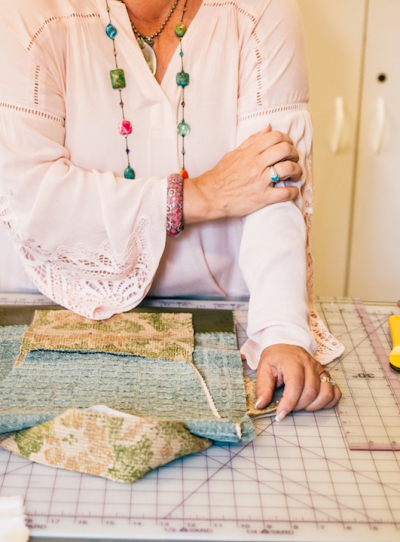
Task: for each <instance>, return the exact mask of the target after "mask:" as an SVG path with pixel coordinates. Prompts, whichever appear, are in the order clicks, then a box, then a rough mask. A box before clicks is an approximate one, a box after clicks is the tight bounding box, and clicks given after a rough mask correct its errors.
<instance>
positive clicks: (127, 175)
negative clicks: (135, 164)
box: [124, 166, 135, 179]
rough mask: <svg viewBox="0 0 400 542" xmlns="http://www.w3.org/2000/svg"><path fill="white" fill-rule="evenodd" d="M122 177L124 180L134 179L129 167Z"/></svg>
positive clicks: (133, 173)
mask: <svg viewBox="0 0 400 542" xmlns="http://www.w3.org/2000/svg"><path fill="white" fill-rule="evenodd" d="M124 177H125V179H134V178H135V172H134V171H133V169H132V168H131V166H128V167H127V168H126V170H125V171H124Z"/></svg>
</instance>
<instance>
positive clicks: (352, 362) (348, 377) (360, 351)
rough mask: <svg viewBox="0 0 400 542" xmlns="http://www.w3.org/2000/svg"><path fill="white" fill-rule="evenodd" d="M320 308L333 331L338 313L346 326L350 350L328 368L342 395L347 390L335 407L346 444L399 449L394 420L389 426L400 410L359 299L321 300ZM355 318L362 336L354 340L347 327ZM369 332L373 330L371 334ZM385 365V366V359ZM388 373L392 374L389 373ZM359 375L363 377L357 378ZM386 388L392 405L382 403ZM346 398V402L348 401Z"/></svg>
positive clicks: (360, 447) (374, 335)
mask: <svg viewBox="0 0 400 542" xmlns="http://www.w3.org/2000/svg"><path fill="white" fill-rule="evenodd" d="M320 309H321V312H322V313H323V316H324V319H325V321H326V323H327V325H328V327H330V330H331V332H332V333H333V334H334V335H335V331H336V329H335V327H336V326H337V325H340V324H339V321H338V316H339V315H341V318H342V324H341V325H344V326H345V328H346V332H345V333H343V336H344V337H346V338H347V337H348V338H349V340H350V342H351V346H350V350H348V349H347V352H346V353H345V355H344V356H343V357H342V358H340V359H339V360H338V362H337V363H336V364H335V365H334V366H333V367H331V368H330V370H331V372H332V371H335V378H336V379H337V380H338V381H339V382H340V384H341V386H342V388H343V391H344V393H345V395H346V392H348V393H349V396H350V397H346V396H345V397H344V399H343V400H342V402H341V404H340V405H339V407H338V409H337V410H338V414H339V418H340V420H341V423H342V426H343V430H344V434H345V437H346V440H347V442H348V445H349V447H350V448H351V449H359V450H360V449H361V450H362V449H371V450H400V438H399V435H398V433H397V432H398V428H397V427H396V422H395V423H394V425H395V427H394V428H391V425H393V418H394V417H399V414H400V412H399V408H398V402H397V396H395V395H394V393H393V390H392V386H391V384H390V381H389V380H388V378H387V373H386V372H385V371H384V367H382V362H381V359H380V358H379V356H378V353H379V354H380V355H382V352H383V353H384V349H383V346H382V344H381V342H380V340H379V338H378V335H377V333H376V330H375V327H374V326H373V324H372V322H371V320H370V318H369V316H368V313H367V312H366V310H365V307H364V305H363V304H362V302H361V300H356V301H354V302H353V305H352V304H350V303H346V304H340V303H336V307H335V304H334V303H332V302H330V303H324V302H322V303H320ZM360 310H361V311H362V313H361V314H360ZM332 315H334V317H332ZM331 317H332V318H331ZM335 317H336V318H335ZM330 319H332V320H334V321H335V320H336V322H335V325H332V326H330ZM356 319H357V320H359V321H361V323H362V326H363V331H364V332H365V336H362V337H361V339H360V340H358V341H357V343H356V344H355V341H354V340H353V335H355V333H354V331H350V329H351V330H353V324H354V321H355V320H356ZM348 320H350V322H351V326H349V325H348ZM384 322H387V318H386V317H385V319H384V321H383V322H382V323H380V325H383V324H384ZM356 327H358V326H356ZM371 334H373V335H372V338H371ZM356 335H358V333H356ZM345 342H347V341H345ZM346 346H348V344H346ZM368 350H370V352H368ZM371 354H372V355H371ZM385 356H386V354H385ZM386 357H387V356H386ZM387 365H388V368H389V364H388V363H387ZM339 367H340V369H339ZM389 370H390V368H389ZM357 371H359V372H357ZM390 376H391V377H392V378H393V375H390ZM361 377H363V378H362V379H361ZM356 379H357V380H356ZM394 379H395V383H396V384H397V386H398V388H399V389H400V383H399V381H398V380H397V378H396V376H395V375H394ZM386 390H387V391H388V392H389V393H390V395H391V396H392V397H395V399H396V404H395V405H385V404H382V402H384V401H385V402H387V399H386V398H385V391H386ZM349 402H350V404H348V403H349ZM365 407H367V408H369V412H366V408H365ZM393 407H394V408H393ZM388 410H389V411H388ZM374 419H375V421H374ZM371 422H373V423H371ZM374 423H375V424H376V425H375V426H374ZM366 424H367V425H366ZM396 435H397V436H396Z"/></svg>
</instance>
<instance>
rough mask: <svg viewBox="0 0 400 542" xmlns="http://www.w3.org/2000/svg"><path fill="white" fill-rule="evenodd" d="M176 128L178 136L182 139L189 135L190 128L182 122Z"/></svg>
mask: <svg viewBox="0 0 400 542" xmlns="http://www.w3.org/2000/svg"><path fill="white" fill-rule="evenodd" d="M177 128H178V135H180V136H182V137H185V136H187V135H189V134H190V126H189V124H188V123H187V122H185V121H184V120H183V121H182V122H180V123H179V124H178V126H177Z"/></svg>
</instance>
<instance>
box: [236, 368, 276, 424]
mask: <svg viewBox="0 0 400 542" xmlns="http://www.w3.org/2000/svg"><path fill="white" fill-rule="evenodd" d="M244 386H245V389H246V403H247V415H248V416H250V417H251V419H252V420H255V419H257V418H268V417H270V416H274V414H275V412H276V409H277V408H278V402H279V398H280V397H281V396H282V394H283V390H279V389H278V390H275V392H274V396H273V398H272V402H271V403H270V404H269V405H267V406H266V407H265V408H262V409H260V410H259V409H258V408H256V402H257V394H256V388H257V381H256V380H250V378H248V377H247V376H245V377H244Z"/></svg>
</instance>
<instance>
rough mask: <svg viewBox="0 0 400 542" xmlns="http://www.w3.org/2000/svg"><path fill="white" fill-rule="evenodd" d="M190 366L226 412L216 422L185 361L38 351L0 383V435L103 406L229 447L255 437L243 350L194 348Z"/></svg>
mask: <svg viewBox="0 0 400 542" xmlns="http://www.w3.org/2000/svg"><path fill="white" fill-rule="evenodd" d="M193 362H194V363H195V365H196V367H197V368H198V370H199V371H200V373H201V374H202V375H203V378H204V380H205V381H206V384H207V386H208V388H209V391H210V393H211V395H212V398H213V400H214V403H215V405H216V407H217V409H218V411H219V413H220V415H221V417H222V418H221V419H218V418H215V416H214V415H213V413H212V411H211V410H210V406H209V404H208V402H207V399H206V397H205V395H204V392H203V390H202V388H201V386H200V383H199V380H198V377H197V376H196V373H195V372H194V371H193V368H192V367H191V366H190V363H188V362H180V363H177V362H175V363H171V361H168V360H162V359H150V358H145V357H141V356H131V355H126V354H125V355H124V354H108V353H99V352H59V351H53V350H47V351H44V350H37V351H33V352H30V353H29V354H28V355H27V356H26V357H25V360H24V361H23V362H22V363H21V364H20V365H19V366H18V367H16V368H14V369H13V370H12V371H11V373H10V374H9V375H8V377H7V378H6V379H5V380H3V381H2V382H1V383H0V433H6V432H10V431H16V430H21V429H25V428H28V427H32V426H34V425H38V424H40V423H44V422H46V421H48V420H50V419H52V418H54V417H56V416H57V415H59V414H61V413H62V412H64V411H65V410H67V409H69V408H87V407H90V406H92V405H96V404H103V405H106V406H108V407H110V408H113V409H115V410H118V411H121V412H126V413H128V414H132V415H135V416H139V417H143V418H151V419H158V420H167V421H180V422H183V423H184V424H185V426H186V427H187V428H188V429H189V430H190V431H191V432H193V433H194V434H197V435H200V436H203V437H206V438H211V439H213V440H221V441H227V442H238V441H239V440H242V441H248V440H252V439H253V438H255V434H254V428H253V425H252V422H251V420H250V419H249V418H248V417H247V416H246V412H247V406H246V395H245V388H244V381H243V372H242V362H241V358H240V354H239V352H238V351H235V350H231V351H223V350H216V349H207V348H202V347H196V348H195V350H194V353H193Z"/></svg>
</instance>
